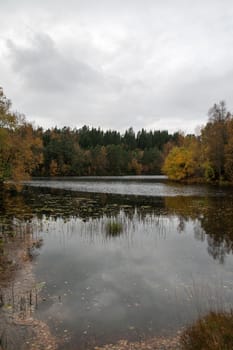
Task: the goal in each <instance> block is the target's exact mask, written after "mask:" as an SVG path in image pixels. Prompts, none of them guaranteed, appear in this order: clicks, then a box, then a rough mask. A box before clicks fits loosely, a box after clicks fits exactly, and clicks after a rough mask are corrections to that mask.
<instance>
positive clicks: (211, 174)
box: [0, 88, 233, 184]
mask: <svg viewBox="0 0 233 350" xmlns="http://www.w3.org/2000/svg"><path fill="white" fill-rule="evenodd" d="M208 115H209V119H208V122H207V124H206V125H205V126H204V127H203V128H202V129H201V130H200V133H199V135H184V134H183V133H182V132H175V133H173V134H170V133H168V131H166V130H163V131H160V130H149V131H147V130H145V129H142V130H140V131H138V132H137V133H135V131H134V130H133V128H132V127H131V128H129V129H128V130H126V131H125V132H124V133H122V134H121V133H120V132H118V131H115V130H105V131H104V130H102V129H101V128H94V127H89V126H83V127H82V128H79V129H76V128H74V129H71V128H69V127H63V128H61V129H59V128H57V127H54V128H51V129H47V130H44V129H43V128H42V127H34V126H33V124H32V123H30V122H28V121H27V120H26V118H25V117H24V116H23V115H21V114H19V113H15V112H12V110H11V101H10V100H9V99H8V98H7V97H6V96H5V94H4V92H3V89H2V88H1V89H0V183H1V184H3V183H5V182H9V180H13V181H14V182H16V183H17V182H19V181H21V180H25V179H28V178H30V177H31V176H46V177H48V176H49V177H50V176H51V177H52V176H94V175H95V176H100V175H140V174H143V175H150V174H166V175H167V176H168V177H169V178H170V179H171V180H176V181H194V182H195V181H196V182H200V181H203V182H216V181H218V182H219V181H228V182H233V117H232V114H231V113H230V112H229V111H227V108H226V104H225V102H223V101H221V102H219V103H218V104H215V105H214V106H213V107H212V108H210V110H209V113H208Z"/></svg>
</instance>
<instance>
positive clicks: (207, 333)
mask: <svg viewBox="0 0 233 350" xmlns="http://www.w3.org/2000/svg"><path fill="white" fill-rule="evenodd" d="M181 347H182V350H232V349H233V311H230V312H225V311H223V312H210V313H208V314H207V315H206V316H204V317H202V318H200V319H198V320H197V321H196V322H195V323H194V324H193V325H191V326H189V327H187V328H186V329H185V330H184V332H183V333H182V335H181Z"/></svg>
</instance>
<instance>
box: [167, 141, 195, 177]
mask: <svg viewBox="0 0 233 350" xmlns="http://www.w3.org/2000/svg"><path fill="white" fill-rule="evenodd" d="M196 168H197V164H196V162H195V161H194V154H193V151H192V150H191V149H189V148H185V147H174V148H173V149H172V150H171V151H170V153H169V154H168V156H167V158H166V159H165V162H164V165H163V168H162V171H163V173H164V174H166V175H167V176H168V177H169V179H171V180H184V179H187V178H190V177H192V176H193V175H194V174H195V171H196Z"/></svg>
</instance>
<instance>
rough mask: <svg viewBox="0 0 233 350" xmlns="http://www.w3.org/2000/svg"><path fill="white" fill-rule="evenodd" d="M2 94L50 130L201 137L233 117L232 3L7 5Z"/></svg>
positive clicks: (152, 0)
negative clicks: (202, 130) (214, 121)
mask: <svg viewBox="0 0 233 350" xmlns="http://www.w3.org/2000/svg"><path fill="white" fill-rule="evenodd" d="M0 19H1V31H0V86H2V87H3V88H4V92H5V94H6V95H7V96H8V97H9V98H10V99H11V100H12V102H13V109H14V110H17V111H19V112H22V113H24V114H25V115H26V117H27V119H28V120H30V121H35V124H36V125H40V126H43V127H45V128H47V127H51V126H55V125H57V126H58V127H62V126H71V127H81V126H82V125H84V124H87V125H90V126H95V127H98V126H100V127H102V128H104V129H106V128H111V129H118V130H120V131H123V130H125V129H126V128H129V127H130V126H132V127H133V128H134V129H135V130H138V129H141V128H142V127H144V128H147V129H151V128H152V129H168V130H169V131H175V130H181V129H182V130H184V131H185V132H194V131H195V128H196V126H200V125H203V124H204V123H205V122H206V121H207V111H208V109H209V108H210V107H211V106H212V105H213V104H214V103H215V102H218V101H219V100H223V99H224V100H225V101H226V102H227V106H228V109H230V110H231V111H232V110H233V1H232V0H221V1H220V0H195V1H193V0H40V1H35V0H34V1H33V0H20V1H18V0H7V1H6V0H0Z"/></svg>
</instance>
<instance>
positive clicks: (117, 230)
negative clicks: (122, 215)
mask: <svg viewBox="0 0 233 350" xmlns="http://www.w3.org/2000/svg"><path fill="white" fill-rule="evenodd" d="M105 229H106V234H107V235H108V236H112V237H114V236H118V235H119V234H121V233H122V232H123V224H122V222H120V221H115V220H114V221H112V220H111V221H108V222H107V223H106V226H105Z"/></svg>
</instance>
